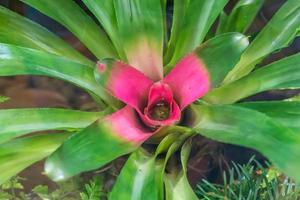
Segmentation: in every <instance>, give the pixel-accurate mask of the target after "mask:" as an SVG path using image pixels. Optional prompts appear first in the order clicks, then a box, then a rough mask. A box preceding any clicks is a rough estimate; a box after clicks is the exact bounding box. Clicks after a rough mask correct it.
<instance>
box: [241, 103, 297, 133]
mask: <svg viewBox="0 0 300 200" xmlns="http://www.w3.org/2000/svg"><path fill="white" fill-rule="evenodd" d="M235 105H237V106H241V107H244V108H248V109H252V110H256V111H259V112H262V113H264V114H266V115H268V116H269V117H271V118H273V119H274V120H276V121H277V122H278V123H280V124H282V125H284V126H286V127H288V128H290V129H292V130H293V131H294V132H296V133H300V102H298V101H294V102H292V101H259V102H245V103H239V104H235Z"/></svg>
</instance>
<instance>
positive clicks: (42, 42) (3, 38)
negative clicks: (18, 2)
mask: <svg viewBox="0 0 300 200" xmlns="http://www.w3.org/2000/svg"><path fill="white" fill-rule="evenodd" d="M0 42H2V43H9V44H13V45H17V46H23V47H29V48H33V49H38V50H43V51H46V52H49V53H53V54H57V55H61V56H64V57H67V58H70V59H72V60H76V61H79V62H82V63H86V64H87V65H91V64H92V63H91V61H90V60H89V59H87V58H86V57H84V56H83V55H81V54H80V53H79V52H78V51H76V50H75V49H73V48H72V47H71V46H70V45H69V44H67V43H66V42H65V41H63V40H62V39H60V38H59V37H57V36H56V35H54V34H53V33H51V32H50V31H48V30H47V29H45V28H44V27H42V26H41V25H39V24H37V23H35V22H33V21H31V20H29V19H26V18H25V17H22V16H20V15H18V14H17V13H14V12H12V11H10V10H8V9H7V8H4V7H2V6H0Z"/></svg>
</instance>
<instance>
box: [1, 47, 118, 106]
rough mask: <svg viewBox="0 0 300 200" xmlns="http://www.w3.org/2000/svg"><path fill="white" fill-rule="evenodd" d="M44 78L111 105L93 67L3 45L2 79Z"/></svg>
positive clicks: (40, 52)
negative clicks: (74, 86)
mask: <svg viewBox="0 0 300 200" xmlns="http://www.w3.org/2000/svg"><path fill="white" fill-rule="evenodd" d="M15 75H43V76H50V77H53V78H58V79H62V80H65V81H68V82H70V83H73V84H75V85H77V86H79V87H81V88H83V89H85V90H87V91H89V92H91V93H94V94H95V95H97V96H98V97H101V98H102V99H103V100H105V101H106V102H107V103H109V104H113V102H114V100H113V98H112V97H111V96H110V95H108V94H107V93H106V92H105V90H104V89H103V88H101V86H100V85H99V84H98V83H97V82H96V80H95V78H94V72H93V69H92V68H91V67H88V66H86V65H83V64H80V63H77V62H74V61H71V60H69V59H67V58H64V57H60V56H57V55H54V54H50V53H46V52H42V51H38V50H35V49H29V48H23V47H18V46H14V45H8V44H1V43H0V76H15Z"/></svg>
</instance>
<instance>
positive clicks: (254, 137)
mask: <svg viewBox="0 0 300 200" xmlns="http://www.w3.org/2000/svg"><path fill="white" fill-rule="evenodd" d="M190 112H191V114H192V115H193V116H194V119H193V123H191V124H190V125H191V127H193V129H194V131H196V132H197V133H199V134H201V135H203V136H206V137H208V138H210V139H214V140H217V141H220V142H225V143H230V144H235V145H241V146H245V147H249V148H253V149H256V150H257V151H259V152H260V153H262V154H263V155H264V156H266V157H267V158H268V159H270V161H271V162H272V163H273V164H274V165H275V166H277V167H278V168H279V169H281V170H282V171H283V172H285V173H286V174H287V175H288V176H290V177H292V178H295V179H296V180H297V181H300V172H299V168H300V160H299V156H300V135H299V134H298V133H295V132H293V131H292V130H291V129H288V128H286V127H284V126H282V125H281V124H280V123H276V121H273V120H272V118H270V117H268V116H266V115H265V114H262V113H260V112H257V111H254V110H250V109H245V108H241V107H238V106H228V105H224V106H208V105H206V106H205V105H193V106H191V110H190Z"/></svg>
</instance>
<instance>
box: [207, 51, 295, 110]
mask: <svg viewBox="0 0 300 200" xmlns="http://www.w3.org/2000/svg"><path fill="white" fill-rule="evenodd" d="M296 88H300V53H298V54H295V55H292V56H289V57H286V58H284V59H281V60H279V61H277V62H274V63H271V64H270V65H267V66H265V67H262V68H260V69H258V70H256V71H254V72H252V73H250V74H249V75H247V76H245V77H243V78H241V79H239V80H237V81H235V82H232V83H230V84H228V85H224V86H222V87H220V88H216V89H214V90H212V91H211V92H209V93H208V94H207V95H206V96H205V97H204V100H206V101H208V102H210V103H214V104H229V103H233V102H236V101H238V100H240V99H243V98H245V97H248V96H250V95H253V94H256V93H259V92H263V91H267V90H272V89H296Z"/></svg>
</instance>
